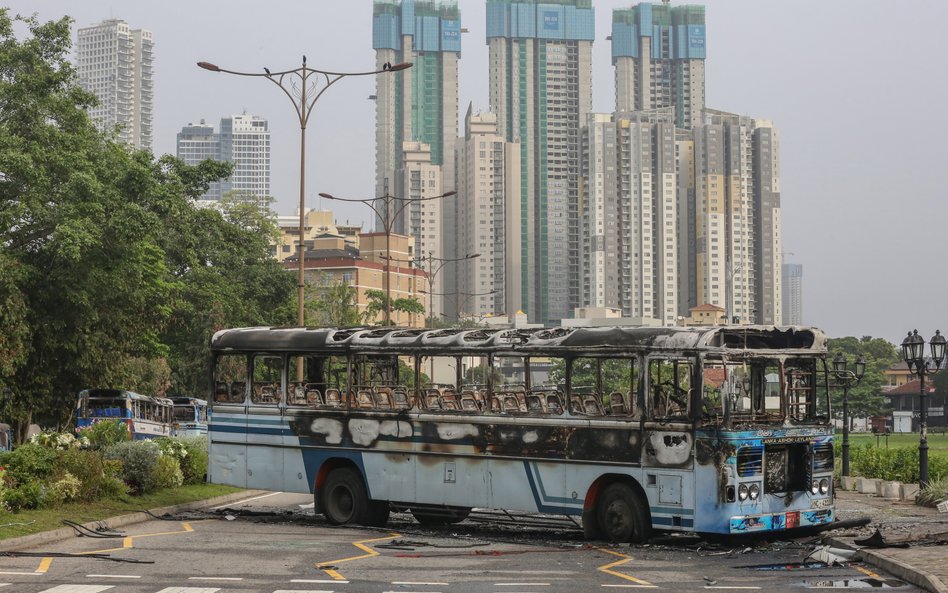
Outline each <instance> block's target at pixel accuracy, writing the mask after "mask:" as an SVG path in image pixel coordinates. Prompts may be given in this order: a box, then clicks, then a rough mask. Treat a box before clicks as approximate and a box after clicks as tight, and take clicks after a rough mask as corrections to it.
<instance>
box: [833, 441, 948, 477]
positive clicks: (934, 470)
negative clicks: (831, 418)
mask: <svg viewBox="0 0 948 593" xmlns="http://www.w3.org/2000/svg"><path fill="white" fill-rule="evenodd" d="M841 447H842V444H841V443H840V442H839V440H837V441H836V455H837V459H841V455H842V451H841ZM849 466H850V471H851V472H852V474H853V475H856V476H863V477H865V478H875V479H879V480H895V481H898V482H906V483H913V482H918V447H891V448H887V447H877V446H875V445H871V444H866V445H855V446H854V445H850V447H849ZM928 475H929V478H930V480H940V479H942V478H948V458H945V457H940V456H932V457H930V458H929V460H928Z"/></svg>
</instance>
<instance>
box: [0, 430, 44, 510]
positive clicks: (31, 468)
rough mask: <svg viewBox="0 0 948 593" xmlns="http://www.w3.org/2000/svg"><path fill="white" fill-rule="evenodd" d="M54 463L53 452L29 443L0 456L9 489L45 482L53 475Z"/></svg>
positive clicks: (0, 463)
mask: <svg viewBox="0 0 948 593" xmlns="http://www.w3.org/2000/svg"><path fill="white" fill-rule="evenodd" d="M55 462H56V451H55V450H53V449H50V448H48V447H45V446H43V445H37V444H30V443H28V444H24V445H20V446H19V447H17V448H16V449H14V450H13V451H9V452H6V453H3V454H2V455H0V465H2V466H3V467H4V468H5V470H6V477H7V479H8V480H9V481H11V482H12V483H11V484H10V486H11V487H17V486H19V485H22V484H26V483H27V482H32V481H37V482H41V481H44V480H46V479H47V478H49V477H51V476H52V475H53V471H54V464H55ZM31 508H32V507H31Z"/></svg>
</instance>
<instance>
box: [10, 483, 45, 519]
mask: <svg viewBox="0 0 948 593" xmlns="http://www.w3.org/2000/svg"><path fill="white" fill-rule="evenodd" d="M45 494H46V493H45V489H44V488H43V485H42V484H41V483H40V482H38V481H36V480H31V481H28V482H20V483H19V484H17V486H16V488H7V489H6V490H4V492H3V503H4V506H5V507H6V508H7V509H9V510H10V512H11V513H16V512H18V511H22V510H28V509H38V508H40V507H41V506H43V500H44V498H45Z"/></svg>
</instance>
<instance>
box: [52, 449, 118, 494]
mask: <svg viewBox="0 0 948 593" xmlns="http://www.w3.org/2000/svg"><path fill="white" fill-rule="evenodd" d="M55 475H57V476H59V477H63V476H65V475H72V476H75V477H76V478H77V479H78V480H79V484H80V485H79V492H78V493H77V494H76V496H75V498H76V499H77V500H82V501H86V502H91V501H94V500H97V499H99V498H110V497H115V496H119V495H121V494H123V493H124V492H125V484H124V483H123V482H122V480H121V475H122V474H121V464H119V465H118V466H117V471H116V467H115V466H112V467H110V466H107V465H106V461H105V460H104V459H103V458H102V453H100V452H99V451H95V450H79V449H69V450H66V451H61V452H60V453H59V455H58V456H57V458H56V462H55Z"/></svg>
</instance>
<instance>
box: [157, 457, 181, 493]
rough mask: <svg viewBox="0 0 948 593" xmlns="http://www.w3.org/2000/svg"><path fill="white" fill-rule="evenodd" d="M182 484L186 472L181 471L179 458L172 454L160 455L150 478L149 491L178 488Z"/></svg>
mask: <svg viewBox="0 0 948 593" xmlns="http://www.w3.org/2000/svg"><path fill="white" fill-rule="evenodd" d="M182 484H184V474H182V473H181V466H180V465H179V464H178V460H177V459H176V458H175V457H172V456H170V455H161V456H160V457H158V462H157V463H156V464H155V468H154V469H153V470H152V474H151V476H150V479H149V483H148V491H149V492H152V491H155V490H161V489H162V488H178V487H180V486H181V485H182Z"/></svg>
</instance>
